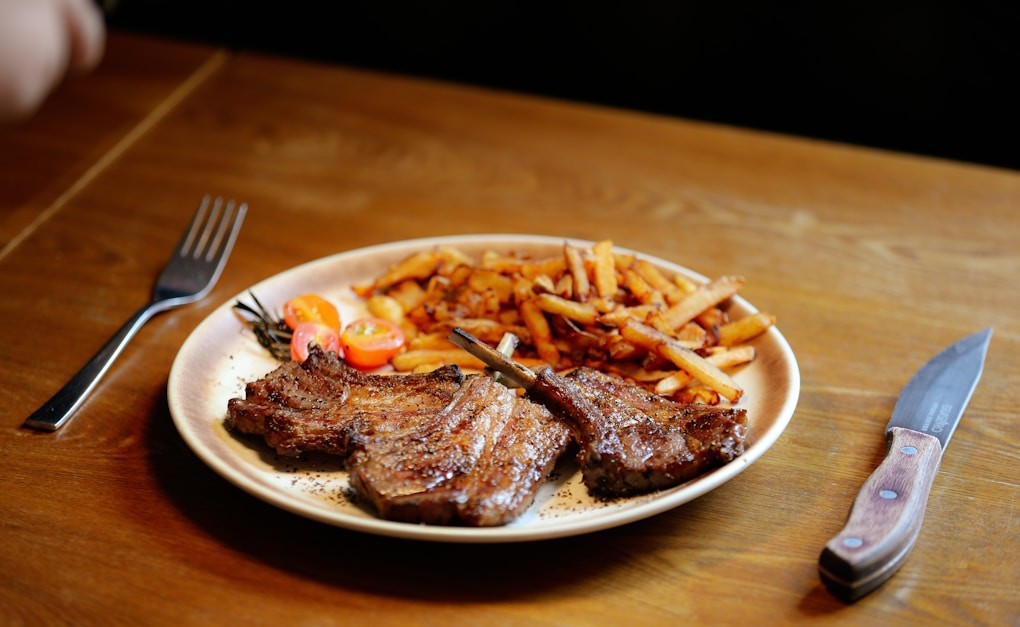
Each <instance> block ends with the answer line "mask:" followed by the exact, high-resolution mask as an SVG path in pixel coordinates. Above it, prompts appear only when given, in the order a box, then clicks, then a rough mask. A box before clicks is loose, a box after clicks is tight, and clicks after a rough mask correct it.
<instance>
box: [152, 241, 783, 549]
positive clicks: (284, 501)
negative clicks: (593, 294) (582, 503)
mask: <svg viewBox="0 0 1020 627" xmlns="http://www.w3.org/2000/svg"><path fill="white" fill-rule="evenodd" d="M515 242H521V243H527V244H530V245H563V244H564V243H566V242H569V243H571V244H573V245H579V246H591V245H592V244H594V243H595V242H594V241H591V240H585V239H579V238H574V237H564V236H553V235H535V234H520V233H484V234H456V235H438V236H430V237H422V238H412V239H406V240H397V241H391V242H383V243H377V244H372V245H368V246H364V247H358V248H352V249H348V250H345V251H340V252H337V253H333V254H330V255H326V256H324V257H319V258H317V259H313V260H309V261H306V262H304V263H301V264H298V265H296V266H293V267H290V268H287V269H285V270H283V271H281V272H278V273H276V274H273V275H271V276H268V277H265V278H263V279H262V280H260V281H258V282H257V283H255V284H253V285H251V286H249V287H247V288H245V289H244V290H242V291H241V292H239V293H238V294H235V295H234V296H232V297H231V298H229V299H227V300H226V301H224V302H222V303H221V304H219V305H217V306H216V308H214V309H213V310H212V311H211V312H210V313H209V314H208V315H207V316H206V317H205V318H203V319H202V320H201V321H200V322H199V323H198V324H197V325H196V326H195V328H194V329H193V330H192V331H191V333H189V335H188V337H187V338H186V339H185V341H184V342H183V343H182V345H181V347H180V349H179V350H178V351H177V354H176V355H175V357H174V360H173V363H172V365H171V368H170V373H169V378H168V384H167V402H168V404H169V406H170V415H171V420H172V421H173V423H174V426H175V427H176V429H177V431H178V433H179V434H180V435H181V437H182V438H183V439H184V441H185V443H186V444H187V445H188V447H189V448H190V449H191V451H192V452H193V453H194V454H195V455H196V456H198V457H199V459H201V460H202V461H203V462H204V463H205V464H206V465H207V466H209V467H210V468H211V469H212V470H214V471H215V472H216V473H217V474H219V475H220V476H221V477H222V478H224V479H226V480H227V481H228V482H230V483H231V484H233V485H234V486H235V487H238V488H240V489H241V490H243V491H245V492H247V493H248V494H250V495H252V496H255V497H256V498H259V499H260V500H262V501H264V502H266V503H269V504H271V505H273V506H275V507H278V508H280V509H283V510H285V511H288V512H290V513H293V514H296V515H299V516H302V517H305V518H308V519H312V520H316V521H318V522H322V523H325V524H329V525H332V526H336V527H340V528H344V529H348V530H352V531H358V532H365V533H371V534H374V535H381V536H389V537H395V538H404V539H413V540H426V541H438V542H457V543H504V542H520V541H535V540H546V539H552V538H559V537H566V536H572V535H580V534H586V533H593V532H596V531H600V530H604V529H609V528H612V527H617V526H620V525H624V524H628V523H631V522H635V521H637V520H641V519H644V518H648V517H650V516H654V515H657V514H660V513H662V512H664V511H668V510H670V509H673V508H675V507H679V506H680V505H683V504H684V503H688V502H690V501H692V500H694V499H696V498H699V497H701V496H703V495H704V494H707V493H708V492H710V491H712V490H715V489H716V488H718V487H720V486H722V485H723V484H725V483H727V482H729V481H730V480H732V479H733V478H734V477H736V476H737V475H739V474H740V473H741V472H743V471H744V470H745V469H746V468H747V467H748V466H750V465H751V464H752V463H754V462H756V461H757V460H758V459H760V458H761V456H762V455H764V454H765V452H767V451H768V450H769V449H771V448H772V446H773V445H774V444H775V443H776V441H777V440H778V439H779V437H780V436H781V435H782V433H783V432H784V431H785V430H786V428H787V427H788V426H789V423H790V421H791V420H792V418H793V415H794V413H795V409H796V406H797V403H798V401H799V397H800V370H799V366H798V363H797V359H796V356H795V355H794V353H793V350H792V348H791V347H790V344H789V342H788V341H787V340H786V338H785V337H784V336H783V334H782V333H781V332H780V331H779V329H778V328H777V327H776V326H773V327H771V328H770V329H768V331H766V334H765V336H766V337H767V338H768V339H769V340H770V341H771V342H772V343H774V344H775V346H776V348H777V349H778V350H779V357H781V359H780V363H782V364H783V365H785V375H786V379H787V382H788V385H787V391H786V394H785V396H784V397H783V401H782V403H781V405H780V407H779V408H778V410H777V413H776V419H775V420H774V421H773V422H772V424H770V425H769V427H768V428H767V429H766V430H765V431H763V432H761V433H760V434H757V437H756V439H755V441H754V442H753V444H752V445H751V446H750V447H748V449H747V450H746V451H745V452H744V453H743V454H742V455H741V456H739V457H737V458H736V459H734V460H733V461H731V462H729V463H727V464H725V465H724V466H721V467H719V468H716V469H714V470H712V471H710V472H709V473H706V474H704V475H701V476H699V477H698V478H696V479H693V480H691V481H690V482H687V483H685V484H681V485H680V486H676V487H675V488H671V489H670V490H672V491H674V492H672V493H671V492H670V491H664V493H663V494H664V496H663V497H659V498H655V497H654V496H652V497H651V498H650V500H648V501H647V502H645V503H643V504H641V505H638V506H636V507H634V508H630V509H620V510H615V511H609V512H606V513H605V514H604V515H600V516H598V517H596V518H594V519H592V520H586V521H582V522H577V521H570V520H569V519H567V520H563V519H560V520H551V521H546V522H543V523H542V525H541V527H539V528H535V527H529V526H528V525H527V524H524V525H520V526H499V527H460V526H454V527H451V526H440V525H422V524H412V523H403V522H396V521H388V520H384V519H381V518H361V517H355V516H350V515H347V514H344V513H342V512H330V513H327V512H326V511H324V510H321V509H320V508H313V507H311V506H308V505H307V504H305V503H303V502H297V501H295V500H294V499H292V498H289V497H288V496H287V495H285V494H280V493H279V490H273V489H271V488H269V487H267V486H265V485H263V484H260V483H259V482H258V481H256V480H255V479H254V478H252V477H250V476H247V475H245V474H244V473H240V472H238V471H237V470H236V469H235V468H234V467H233V466H231V465H230V464H228V463H227V461H226V460H225V459H222V458H221V457H219V456H218V455H216V454H214V451H212V450H211V449H210V448H208V447H207V446H206V445H205V443H204V442H203V440H202V439H200V437H199V435H198V433H197V432H196V431H194V429H193V427H194V426H195V425H193V424H192V423H191V422H190V421H189V420H187V419H186V417H185V416H184V415H183V413H184V410H183V408H182V406H181V404H180V403H179V402H178V398H177V396H178V395H177V393H176V392H175V391H176V390H179V389H182V378H183V377H185V376H186V374H187V373H186V372H185V365H186V361H187V358H188V357H189V355H190V354H191V353H192V352H193V351H194V345H195V343H197V342H198V341H199V339H200V337H201V333H202V332H203V331H205V330H206V329H207V328H209V327H211V326H213V323H214V322H215V321H216V320H217V319H218V318H219V317H221V316H223V315H224V313H225V312H230V310H231V307H232V305H233V303H234V302H236V301H237V299H238V298H243V297H245V295H247V294H248V293H249V292H255V293H258V289H259V288H260V286H265V285H267V284H269V283H273V284H275V283H278V282H282V281H286V280H287V279H288V277H292V276H295V275H301V274H306V273H308V272H310V271H312V270H313V269H315V268H317V267H319V266H328V265H331V264H336V263H339V262H342V261H343V260H344V259H345V258H354V257H372V256H379V255H383V254H390V253H393V252H394V251H399V250H401V249H405V250H413V249H419V250H420V249H425V248H427V247H434V246H454V247H456V246H457V245H458V244H461V245H464V244H470V245H471V246H477V247H480V246H484V245H486V244H497V243H498V244H500V245H501V246H503V247H508V246H512V245H513V243H515ZM613 248H614V251H617V252H621V253H625V254H634V255H638V256H640V257H641V258H643V259H647V260H649V261H652V262H653V263H655V264H657V265H660V266H662V265H664V266H666V267H668V268H669V269H671V270H673V271H680V272H682V273H684V274H686V275H688V276H690V277H692V278H695V279H699V280H703V281H705V280H708V279H707V277H705V276H704V275H702V274H700V273H698V272H696V271H694V270H692V269H690V268H687V267H686V266H682V265H680V264H678V263H676V262H672V261H669V260H667V259H664V258H661V257H658V256H655V255H652V254H649V253H645V252H641V251H636V250H632V249H629V248H625V247H621V246H617V245H615V243H614V246H613ZM733 301H734V302H736V303H738V304H739V306H740V307H741V308H742V309H745V310H746V311H747V312H749V313H754V312H756V311H758V310H757V308H756V307H755V306H754V305H752V304H751V303H750V302H748V301H747V300H745V299H744V298H743V297H741V296H739V295H737V296H734V297H733ZM738 406H739V405H738ZM224 412H225V408H224ZM210 420H214V419H210ZM668 497H672V498H668Z"/></svg>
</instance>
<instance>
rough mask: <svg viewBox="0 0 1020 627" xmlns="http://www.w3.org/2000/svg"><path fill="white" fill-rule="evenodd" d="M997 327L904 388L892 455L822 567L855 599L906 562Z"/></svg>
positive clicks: (890, 442) (966, 341)
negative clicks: (943, 461) (945, 453)
mask: <svg viewBox="0 0 1020 627" xmlns="http://www.w3.org/2000/svg"><path fill="white" fill-rule="evenodd" d="M991 337H992V330H991V329H985V330H983V331H979V332H978V333H975V334H973V335H970V336H968V337H965V338H963V339H962V340H960V341H958V342H957V343H955V344H953V345H952V346H950V347H948V348H946V349H945V350H943V351H942V352H941V353H939V354H938V355H936V356H935V357H934V358H932V359H931V361H929V362H928V363H927V364H925V365H924V366H923V367H922V368H921V370H919V371H918V372H917V374H915V375H914V376H913V378H912V379H911V380H910V382H909V383H907V385H906V387H905V388H903V392H902V393H901V394H900V397H899V399H898V400H897V401H896V406H895V408H894V409H893V414H892V418H891V419H890V420H889V424H888V425H886V428H885V433H886V442H887V446H888V448H887V450H886V456H885V458H884V459H883V460H882V463H881V464H879V466H878V468H876V469H875V471H874V472H873V473H872V474H871V476H870V477H868V479H867V480H866V481H865V482H864V485H862V486H861V489H860V492H858V494H857V497H856V498H855V499H854V502H853V505H852V506H851V508H850V514H849V516H848V517H847V521H846V525H845V526H844V527H843V529H842V530H841V531H840V532H839V533H838V534H837V535H836V536H835V537H834V538H832V539H831V540H829V542H828V543H827V544H826V545H825V548H824V549H823V550H822V554H821V555H820V556H819V558H818V572H819V575H820V576H821V579H822V582H823V583H824V584H825V587H826V588H827V589H828V590H829V592H831V593H832V594H833V595H834V596H835V597H837V598H839V599H841V600H843V601H846V602H853V601H856V600H857V599H859V598H861V597H863V596H864V595H866V594H868V593H869V592H871V591H873V590H875V589H876V588H878V587H879V586H880V585H882V584H883V583H885V582H886V581H887V580H888V579H889V578H890V577H892V576H893V575H894V574H895V573H896V572H897V571H898V570H899V568H900V566H902V565H903V563H904V562H905V561H906V559H907V555H909V554H910V550H911V549H912V548H913V547H914V543H915V542H916V540H917V536H918V534H919V533H920V531H921V523H922V521H923V519H924V511H925V506H926V505H927V503H928V493H929V492H930V490H931V486H932V482H933V481H934V479H935V474H936V473H937V472H938V468H939V463H940V462H941V460H942V453H943V451H944V450H945V448H946V445H947V444H949V439H950V437H952V435H953V432H954V431H955V430H956V426H957V424H959V422H960V418H961V417H962V416H963V412H964V409H966V407H967V403H968V402H969V401H970V397H971V395H972V394H973V393H974V388H975V387H977V383H978V380H979V379H980V378H981V371H982V369H983V367H984V362H985V354H986V353H987V352H988V343H989V341H990V340H991Z"/></svg>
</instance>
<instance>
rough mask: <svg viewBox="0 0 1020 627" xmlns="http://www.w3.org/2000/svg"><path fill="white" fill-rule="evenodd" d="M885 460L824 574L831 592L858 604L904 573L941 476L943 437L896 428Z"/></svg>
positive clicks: (823, 562) (826, 555) (835, 542)
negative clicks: (898, 571) (873, 591)
mask: <svg viewBox="0 0 1020 627" xmlns="http://www.w3.org/2000/svg"><path fill="white" fill-rule="evenodd" d="M888 439H889V448H888V450H887V451H886V456H885V459H884V460H882V463H881V464H880V465H879V466H878V468H876V469H875V472H873V473H872V474H871V476H870V477H868V479H867V481H865V482H864V485H863V486H861V490H860V492H859V493H858V494H857V498H856V499H855V500H854V504H853V507H851V509H850V515H849V517H848V518H847V522H846V525H845V526H844V527H843V530H842V531H840V532H839V535H837V536H836V537H835V538H833V539H832V540H829V542H828V544H826V545H825V549H824V550H823V551H822V554H821V556H820V557H819V560H818V572H819V574H820V575H821V578H822V582H823V583H825V586H826V587H827V588H828V589H829V591H830V592H831V593H832V594H833V595H834V596H836V597H837V598H839V599H842V600H843V601H847V602H852V601H856V600H857V599H859V598H861V597H862V596H864V595H866V594H868V593H869V592H871V591H872V590H874V589H875V588H877V587H878V586H880V585H882V584H883V583H884V582H885V581H886V580H887V579H889V578H890V577H892V576H893V574H894V573H895V572H896V571H897V570H899V567H900V566H902V565H903V562H904V561H905V560H906V559H907V555H908V554H909V553H910V549H911V548H913V546H914V542H915V541H916V540H917V535H918V533H920V531H921V522H922V521H923V520H924V510H925V506H926V505H927V503H928V492H929V491H930V490H931V485H932V482H933V481H934V480H935V473H936V472H938V469H939V463H940V461H941V459H942V445H941V444H940V443H939V440H938V438H935V437H934V436H930V435H927V434H925V433H920V432H918V431H913V430H911V429H903V428H900V427H893V428H892V429H890V430H889V437H888Z"/></svg>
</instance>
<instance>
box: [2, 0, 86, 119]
mask: <svg viewBox="0 0 1020 627" xmlns="http://www.w3.org/2000/svg"><path fill="white" fill-rule="evenodd" d="M105 40H106V27H105V26H104V24H103V19H102V16H101V15H100V13H99V10H98V9H97V8H96V6H95V5H94V4H92V3H91V2H90V1H89V0H0V121H4V122H6V121H14V120H18V119H22V118H26V117H28V116H30V115H31V114H32V113H34V112H35V110H36V109H38V108H39V106H40V105H41V104H42V103H43V101H44V100H45V99H46V97H47V96H48V95H49V94H50V92H52V91H53V89H54V88H56V86H57V85H58V84H60V82H61V81H62V80H63V79H64V77H65V76H66V75H68V74H69V73H75V72H82V71H86V70H89V69H92V68H93V67H95V65H96V64H97V63H99V59H100V58H101V57H102V55H103V47H104V44H105Z"/></svg>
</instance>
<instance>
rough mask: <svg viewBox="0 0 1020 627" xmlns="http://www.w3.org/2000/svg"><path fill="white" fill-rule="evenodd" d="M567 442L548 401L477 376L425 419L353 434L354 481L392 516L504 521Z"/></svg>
mask: <svg viewBox="0 0 1020 627" xmlns="http://www.w3.org/2000/svg"><path fill="white" fill-rule="evenodd" d="M570 441H571V433H570V430H569V429H568V428H567V427H566V425H564V424H563V423H562V421H560V420H558V419H557V418H555V417H554V416H553V415H552V414H551V413H549V411H548V410H547V409H545V407H543V406H541V405H538V404H537V403H532V402H531V401H529V400H527V399H525V398H519V397H517V396H516V395H515V394H514V393H513V392H511V391H510V390H509V389H507V388H506V387H505V386H503V385H500V384H499V383H496V382H495V381H494V380H493V378H492V377H491V376H487V375H478V376H473V377H469V378H468V379H467V380H466V381H465V383H464V385H463V386H462V387H461V389H460V390H458V393H457V394H456V395H455V397H454V399H453V401H452V402H451V403H450V404H449V405H448V406H447V407H445V408H444V409H442V410H441V411H440V412H438V413H436V414H433V415H432V416H428V417H424V416H423V420H422V422H421V423H419V424H416V425H413V426H409V427H408V428H406V429H404V430H401V431H397V432H389V433H385V434H382V435H380V434H371V435H369V434H363V435H360V436H358V437H356V439H355V449H356V450H355V451H354V452H353V453H352V455H351V459H350V462H349V467H350V471H351V485H352V486H354V488H355V489H356V490H357V491H358V493H359V494H361V495H362V496H364V497H366V498H367V499H368V500H369V501H370V502H371V503H372V504H373V505H374V506H375V508H376V510H377V511H378V512H379V514H380V515H381V516H382V517H383V518H386V519H389V520H402V521H407V522H424V523H431V524H469V525H475V526H490V525H502V524H506V523H507V522H510V521H511V520H514V519H515V518H517V517H518V516H519V515H520V514H521V513H523V511H524V510H525V509H527V508H528V507H529V506H530V505H531V503H532V502H533V501H534V499H535V494H536V493H537V492H538V488H539V487H540V486H541V484H542V483H543V482H544V481H545V478H546V477H547V476H548V474H549V473H550V472H551V471H552V469H553V466H554V465H555V463H556V461H557V459H559V457H560V456H561V455H562V453H563V452H564V451H566V449H567V447H568V445H569V444H570Z"/></svg>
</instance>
